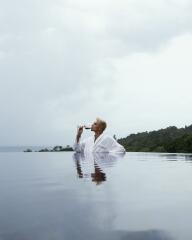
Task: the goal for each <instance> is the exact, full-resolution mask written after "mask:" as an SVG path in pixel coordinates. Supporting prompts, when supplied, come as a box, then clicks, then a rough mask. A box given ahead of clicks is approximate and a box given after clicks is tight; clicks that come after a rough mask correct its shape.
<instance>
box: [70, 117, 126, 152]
mask: <svg viewBox="0 0 192 240" xmlns="http://www.w3.org/2000/svg"><path fill="white" fill-rule="evenodd" d="M106 127H107V124H106V122H105V121H103V120H101V119H100V118H97V119H96V121H95V122H94V123H93V124H92V125H91V128H90V129H91V131H92V132H94V136H92V137H89V138H86V139H84V140H82V141H81V135H82V133H83V128H84V126H80V127H79V128H78V130H77V135H76V141H75V144H74V147H73V148H74V150H75V151H76V152H90V151H91V152H109V153H125V149H124V147H123V146H122V145H120V144H119V143H118V142H117V141H116V140H115V139H114V138H113V137H111V136H108V135H106V134H104V131H105V129H106Z"/></svg>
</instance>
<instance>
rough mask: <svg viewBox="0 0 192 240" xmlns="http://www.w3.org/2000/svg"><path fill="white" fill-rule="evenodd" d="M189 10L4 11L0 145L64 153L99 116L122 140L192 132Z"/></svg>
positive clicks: (30, 5)
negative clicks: (191, 126)
mask: <svg viewBox="0 0 192 240" xmlns="http://www.w3.org/2000/svg"><path fill="white" fill-rule="evenodd" d="M191 8H192V6H191V3H190V1H187V0H186V1H179V0H177V1H176V0H175V1H171V0H169V1H163V0H159V1H156V2H155V3H154V2H153V1H151V0H147V1H145V2H143V1H139V0H137V1H131V0H130V1H123V0H121V1H118V3H117V2H116V1H108V0H104V1H100V0H98V1H97V2H96V1H94V2H93V1H92V2H90V1H87V0H83V1H81V2H79V1H77V0H71V1H66V2H63V1H60V0H57V1H51V0H49V1H41V2H39V1H27V2H26V1H23V0H20V1H17V2H15V1H13V0H8V1H6V2H1V7H0V108H1V113H2V116H1V124H0V126H1V127H0V130H1V134H2V138H1V140H0V144H2V145H6V144H14V145H15V144H57V143H59V144H62V143H63V144H67V143H70V144H71V143H72V142H73V135H74V134H75V127H76V125H77V124H79V123H84V122H90V121H92V120H94V118H95V117H97V116H101V117H103V118H105V119H106V120H107V121H108V122H109V132H110V133H112V134H113V133H116V134H117V135H119V136H126V135H127V134H128V133H130V132H133V131H141V130H150V129H153V128H161V127H165V126H166V125H167V124H172V123H173V124H177V125H182V124H183V125H185V124H188V123H190V119H191V115H190V114H189V112H188V110H187V108H186V107H185V106H186V103H189V104H190V103H191V102H192V99H191V97H190V96H189V95H188V94H189V91H188V90H189V89H190V87H189V86H190V82H189V81H190V79H191V71H190V66H188V65H189V62H190V61H191V57H190V56H191V55H190V51H191V47H190V46H191V42H192V38H191V29H192V26H191V23H192V19H191V14H190V12H191ZM178 16H179V17H178ZM186 46H188V48H186ZM181 58H182V59H181ZM166 59H168V60H167V61H166ZM175 59H178V61H177V62H176V61H175ZM178 66H179V67H180V68H179V67H178ZM162 71H163V72H162ZM186 72H187V75H186ZM163 73H164V74H163ZM178 96H179V97H178ZM157 99H158V100H157ZM181 99H182V101H181ZM184 99H186V100H184ZM157 106H158V107H157ZM156 108H158V110H154V109H156ZM151 109H153V110H152V111H151ZM165 109H166V111H165ZM178 109H179V111H180V112H181V114H180V116H179V115H178ZM175 119H177V120H175Z"/></svg>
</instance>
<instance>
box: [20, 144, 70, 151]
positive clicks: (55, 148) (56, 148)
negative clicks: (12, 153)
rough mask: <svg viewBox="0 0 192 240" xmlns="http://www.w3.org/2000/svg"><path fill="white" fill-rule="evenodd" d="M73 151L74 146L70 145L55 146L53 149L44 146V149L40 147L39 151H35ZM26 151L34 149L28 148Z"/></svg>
mask: <svg viewBox="0 0 192 240" xmlns="http://www.w3.org/2000/svg"><path fill="white" fill-rule="evenodd" d="M71 151H73V148H72V147H70V146H69V145H67V146H66V147H62V146H55V147H53V148H52V149H48V148H43V149H40V150H39V151H35V152H71ZM24 152H33V151H32V150H31V149H29V148H28V149H26V150H25V151H24Z"/></svg>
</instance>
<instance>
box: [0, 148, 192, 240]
mask: <svg viewBox="0 0 192 240" xmlns="http://www.w3.org/2000/svg"><path fill="white" fill-rule="evenodd" d="M191 203H192V155H190V154H159V153H126V155H125V156H124V157H123V156H113V155H107V154H104V155H94V156H93V155H88V156H87V155H85V156H82V155H79V154H75V155H74V153H72V152H47V153H38V152H32V153H23V152H1V153H0V240H61V239H62V240H76V239H78V240H87V239H92V240H109V239H110V240H120V239H121V240H191V239H192V229H191V222H192V207H191Z"/></svg>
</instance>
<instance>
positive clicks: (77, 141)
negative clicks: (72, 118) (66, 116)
mask: <svg viewBox="0 0 192 240" xmlns="http://www.w3.org/2000/svg"><path fill="white" fill-rule="evenodd" d="M82 133H83V126H80V127H78V128H77V135H76V139H75V144H74V146H73V149H74V150H75V151H76V152H82V151H83V144H81V143H80V139H81V134H82Z"/></svg>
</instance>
